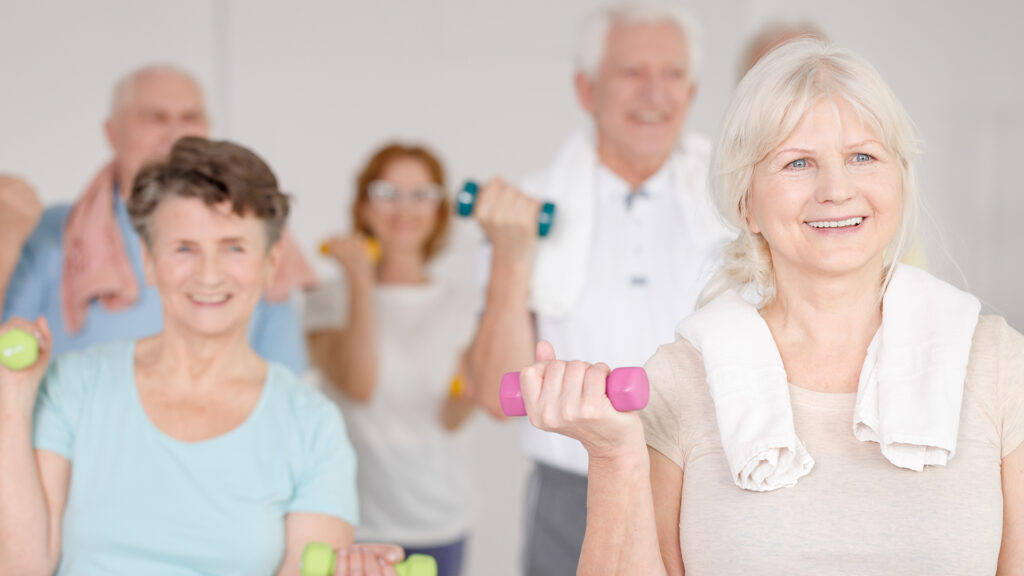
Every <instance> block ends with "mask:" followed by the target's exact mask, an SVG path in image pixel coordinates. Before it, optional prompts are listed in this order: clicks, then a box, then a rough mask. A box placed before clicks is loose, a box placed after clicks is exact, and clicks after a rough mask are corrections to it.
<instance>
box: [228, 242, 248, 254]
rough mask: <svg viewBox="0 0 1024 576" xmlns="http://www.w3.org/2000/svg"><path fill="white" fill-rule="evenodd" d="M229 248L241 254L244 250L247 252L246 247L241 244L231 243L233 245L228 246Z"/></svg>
mask: <svg viewBox="0 0 1024 576" xmlns="http://www.w3.org/2000/svg"><path fill="white" fill-rule="evenodd" d="M228 250H230V251H232V252H237V253H239V254H241V253H242V252H245V249H244V248H242V247H241V246H239V245H238V244H232V245H231V246H230V247H229V248H228Z"/></svg>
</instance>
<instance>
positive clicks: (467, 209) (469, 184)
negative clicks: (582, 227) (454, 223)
mask: <svg viewBox="0 0 1024 576" xmlns="http://www.w3.org/2000/svg"><path fill="white" fill-rule="evenodd" d="M479 193H480V187H479V186H477V183H476V182H473V181H472V180H467V181H466V184H465V185H463V186H462V191H461V192H459V194H458V196H456V197H455V205H456V208H457V210H458V213H459V216H462V217H463V218H465V217H468V216H469V215H471V214H472V213H473V207H474V206H476V195H477V194H479ZM554 223H555V205H554V204H552V203H551V202H545V203H544V204H543V205H542V206H541V207H540V212H538V213H537V235H538V236H540V237H541V238H543V237H545V236H547V235H548V233H549V232H551V225H552V224H554Z"/></svg>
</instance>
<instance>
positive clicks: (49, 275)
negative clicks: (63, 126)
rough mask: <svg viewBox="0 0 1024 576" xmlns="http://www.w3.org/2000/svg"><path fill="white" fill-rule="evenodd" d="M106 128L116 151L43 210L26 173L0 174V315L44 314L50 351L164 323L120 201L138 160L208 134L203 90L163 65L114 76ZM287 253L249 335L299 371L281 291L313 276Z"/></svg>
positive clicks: (300, 360) (290, 311)
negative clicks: (71, 193)
mask: <svg viewBox="0 0 1024 576" xmlns="http://www.w3.org/2000/svg"><path fill="white" fill-rule="evenodd" d="M104 129H105V133H106V138H107V141H108V142H109V144H110V147H111V149H112V150H113V153H114V157H113V159H112V161H111V162H110V164H109V165H107V166H105V167H104V168H103V169H102V170H101V171H100V173H99V174H98V175H97V176H96V178H95V179H94V180H93V182H92V183H91V184H90V185H89V187H88V188H87V189H86V191H85V193H83V194H82V195H81V196H80V197H79V198H78V199H77V200H76V202H75V203H74V204H70V205H69V204H58V205H54V206H51V207H49V208H47V209H46V210H45V211H43V210H42V208H41V206H40V204H39V201H38V199H37V198H36V196H35V193H34V191H33V190H32V189H31V187H29V186H28V185H27V184H26V183H25V182H23V181H21V180H19V179H16V178H11V177H0V320H2V321H6V320H7V319H8V318H10V317H12V316H21V317H24V318H29V319H34V318H37V317H39V316H44V317H46V319H47V321H48V322H49V325H50V329H51V331H52V332H53V341H52V345H53V352H54V353H56V354H60V353H62V352H66V351H70V350H75V349H79V348H86V347H89V346H93V345H97V344H101V343H104V342H108V341H111V340H134V339H139V338H144V337H146V336H150V335H152V334H155V333H157V332H159V331H160V330H161V328H162V326H163V317H162V309H161V304H160V298H159V295H158V294H157V292H156V289H155V288H154V287H152V286H150V285H149V284H148V283H147V281H146V279H145V278H144V275H143V267H142V250H141V245H140V243H139V239H138V237H137V236H136V234H135V232H134V230H133V229H132V226H131V223H130V222H129V218H128V212H127V210H126V208H125V201H126V196H127V194H128V193H129V191H130V190H131V183H132V180H133V179H134V178H135V175H136V174H137V173H138V171H139V169H140V168H141V167H142V166H143V165H144V164H146V163H148V162H152V161H157V160H160V159H162V158H164V157H165V156H166V155H167V154H168V152H169V151H170V149H171V146H172V145H173V144H174V142H176V141H177V140H178V139H179V138H181V137H182V136H203V137H205V136H207V135H208V132H209V120H208V118H207V113H206V106H205V104H204V99H203V93H202V89H201V88H200V86H199V84H198V83H197V82H196V81H195V80H194V79H193V78H192V77H191V76H189V75H188V74H187V73H185V72H183V71H181V70H178V69H176V68H173V67H170V66H148V67H144V68H141V69H139V70H136V71H134V72H132V73H130V74H128V75H127V76H125V77H124V78H123V79H122V80H120V81H119V82H118V83H117V85H116V87H115V89H114V95H113V102H112V106H111V112H110V117H109V118H108V120H107V121H106V124H105V125H104ZM286 252H287V251H286ZM292 256H293V257H292V262H284V263H283V265H284V266H287V268H288V272H286V273H285V274H284V277H282V275H281V274H279V280H280V281H279V282H276V283H275V286H274V288H273V290H272V292H273V293H270V292H268V297H267V298H265V299H264V301H263V302H261V303H260V305H259V306H258V307H257V308H256V310H255V313H254V314H253V317H252V321H251V324H250V328H249V337H250V340H251V342H252V345H253V348H254V349H255V350H256V351H257V352H258V353H259V354H260V355H261V356H263V357H264V358H266V359H268V360H272V361H276V362H279V363H281V364H284V365H285V366H287V367H288V368H290V369H292V370H293V371H295V372H296V373H301V372H302V371H304V370H305V367H306V351H305V347H304V340H303V338H302V331H301V327H300V324H299V319H298V315H297V312H296V310H295V309H294V307H293V306H292V305H291V304H290V303H289V302H288V298H287V295H288V291H289V289H290V288H293V287H295V286H296V285H299V284H303V283H306V282H307V281H308V280H309V276H310V275H309V274H308V267H306V266H304V263H303V262H301V256H299V255H298V254H297V252H294V251H293V254H292ZM287 259H288V256H287V255H286V256H285V260H287ZM295 260H299V262H298V263H296V262H295ZM296 270H298V272H297V273H296Z"/></svg>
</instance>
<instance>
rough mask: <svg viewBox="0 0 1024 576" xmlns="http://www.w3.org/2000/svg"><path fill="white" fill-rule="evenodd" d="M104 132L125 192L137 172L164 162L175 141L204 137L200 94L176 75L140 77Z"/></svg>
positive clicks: (205, 127) (157, 73)
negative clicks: (153, 164)
mask: <svg viewBox="0 0 1024 576" xmlns="http://www.w3.org/2000/svg"><path fill="white" fill-rule="evenodd" d="M106 130H107V139H108V140H109V141H110V146H111V147H112V148H113V149H114V156H115V159H116V162H117V166H118V170H119V171H120V174H121V176H122V177H123V179H124V180H123V181H124V186H125V187H126V188H130V186H131V180H132V179H134V178H135V174H137V173H138V171H139V169H140V168H142V166H143V165H144V164H147V163H150V162H155V161H160V160H164V159H165V158H167V155H168V154H169V153H170V151H171V146H173V145H174V143H175V142H176V141H177V140H178V139H179V138H181V137H183V136H201V137H204V138H205V137H207V135H208V134H209V124H208V121H207V118H206V109H205V106H204V104H203V94H202V92H201V91H200V89H199V87H198V86H196V84H195V83H194V82H192V80H190V79H188V78H186V77H184V76H181V75H179V74H175V73H173V72H167V71H153V72H148V73H143V74H142V75H140V76H138V77H137V78H136V79H135V81H134V82H132V84H131V85H130V86H129V87H128V88H127V90H126V92H125V94H124V95H123V97H122V98H121V101H120V105H119V106H118V108H117V109H116V110H115V111H114V113H113V115H112V116H111V117H110V119H109V120H108V121H107V125H106ZM122 193H124V194H129V193H130V190H123V191H122Z"/></svg>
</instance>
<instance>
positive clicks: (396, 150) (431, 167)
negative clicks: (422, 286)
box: [352, 143, 451, 260]
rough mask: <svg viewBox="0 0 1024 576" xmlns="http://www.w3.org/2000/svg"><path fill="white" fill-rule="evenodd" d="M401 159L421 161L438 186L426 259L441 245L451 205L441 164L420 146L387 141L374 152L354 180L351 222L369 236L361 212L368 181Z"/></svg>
mask: <svg viewBox="0 0 1024 576" xmlns="http://www.w3.org/2000/svg"><path fill="white" fill-rule="evenodd" d="M404 158H412V159H414V160H419V161H420V162H422V163H423V165H424V166H426V168H427V172H428V173H430V179H431V181H432V182H434V183H435V184H437V185H439V186H440V187H441V190H442V195H441V202H439V203H438V205H437V220H436V221H435V224H434V231H433V232H431V233H430V237H428V238H427V242H426V244H425V245H424V247H423V256H424V257H425V258H426V259H427V260H429V259H431V258H433V257H434V256H436V255H437V253H438V252H440V251H441V248H443V247H444V241H445V237H446V236H447V234H448V214H449V212H451V206H450V204H449V202H448V194H447V191H446V187H445V181H444V168H442V167H441V161H440V160H438V159H437V156H435V155H434V154H433V153H432V152H431V151H430V150H427V149H426V148H424V147H422V146H405V145H403V144H398V143H391V144H388V145H387V146H384V147H383V148H381V149H380V150H378V151H377V152H376V153H374V155H373V156H372V157H371V158H370V160H369V161H368V162H367V163H366V166H364V167H363V169H362V171H361V172H360V173H359V177H358V178H357V179H356V198H355V201H354V202H353V203H352V222H353V223H354V225H355V229H356V230H358V231H359V232H361V233H362V234H365V235H366V236H368V237H370V238H372V237H373V231H372V230H370V226H369V224H368V223H367V222H366V219H365V218H363V216H362V214H361V212H362V208H363V206H365V205H366V204H367V203H369V201H370V183H371V182H373V181H374V180H380V179H381V176H382V175H383V174H384V170H386V169H387V167H388V165H390V164H391V163H392V162H394V161H395V160H400V159H404Z"/></svg>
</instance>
